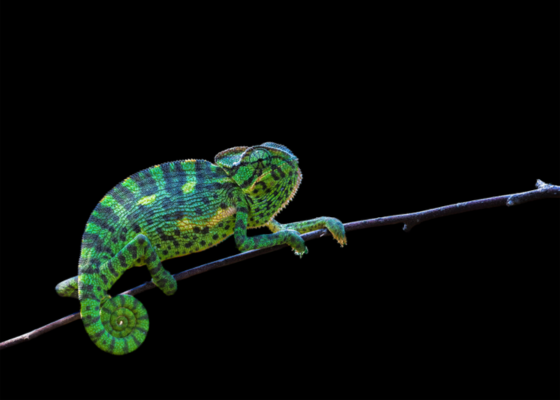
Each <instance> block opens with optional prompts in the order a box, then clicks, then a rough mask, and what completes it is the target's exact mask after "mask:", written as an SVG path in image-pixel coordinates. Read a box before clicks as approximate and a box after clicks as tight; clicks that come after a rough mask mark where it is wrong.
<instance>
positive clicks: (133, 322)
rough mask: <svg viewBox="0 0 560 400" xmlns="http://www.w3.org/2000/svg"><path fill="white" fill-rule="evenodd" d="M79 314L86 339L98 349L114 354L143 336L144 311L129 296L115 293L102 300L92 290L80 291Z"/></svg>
mask: <svg viewBox="0 0 560 400" xmlns="http://www.w3.org/2000/svg"><path fill="white" fill-rule="evenodd" d="M80 297H81V300H80V303H81V316H82V321H83V322H84V326H85V328H86V332H87V333H88V335H89V337H90V339H91V340H92V341H93V342H94V343H95V344H96V345H97V347H99V348H100V349H101V350H103V351H106V352H107V353H111V354H115V355H123V354H128V353H131V352H133V351H134V350H136V349H137V348H138V347H140V345H141V344H142V342H144V340H145V339H146V334H147V333H148V329H149V319H148V312H147V311H146V309H145V308H144V306H143V305H142V303H140V301H138V300H137V299H135V298H134V297H132V296H128V295H119V296H116V297H113V298H111V299H108V300H106V301H104V302H103V306H102V307H101V311H100V310H99V307H100V305H101V301H100V300H99V298H98V297H97V296H96V295H95V294H89V295H87V294H86V295H82V296H80Z"/></svg>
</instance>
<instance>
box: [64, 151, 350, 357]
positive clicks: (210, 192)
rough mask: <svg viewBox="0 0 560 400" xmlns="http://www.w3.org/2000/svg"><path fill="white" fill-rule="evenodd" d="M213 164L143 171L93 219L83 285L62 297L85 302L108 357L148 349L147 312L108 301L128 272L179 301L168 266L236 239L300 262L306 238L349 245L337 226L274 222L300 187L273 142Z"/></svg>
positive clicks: (85, 315)
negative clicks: (288, 252) (141, 270)
mask: <svg viewBox="0 0 560 400" xmlns="http://www.w3.org/2000/svg"><path fill="white" fill-rule="evenodd" d="M215 162H216V165H215V164H212V163H210V162H208V161H205V160H184V161H174V162H168V163H165V164H161V165H156V166H154V167H151V168H148V169H145V170H143V171H140V172H138V173H136V174H134V175H132V176H131V177H129V178H127V179H125V180H124V181H122V182H121V183H119V184H118V185H117V186H115V187H114V188H113V189H111V190H110V191H109V193H107V194H106V195H105V197H103V199H101V201H100V202H99V204H98V205H97V206H96V207H95V209H94V210H93V213H92V214H91V216H90V218H89V220H88V222H87V225H86V230H85V233H84V235H83V238H82V249H81V254H80V261H79V265H78V276H76V277H73V278H70V279H67V280H65V281H63V282H61V283H59V284H58V285H57V287H56V291H57V292H58V294H59V295H60V296H63V297H74V298H78V299H79V300H80V303H81V316H82V320H83V323H84V326H85V328H86V332H87V333H88V335H89V337H90V339H91V340H92V341H93V342H94V343H95V344H96V345H97V346H98V347H99V348H100V349H102V350H103V351H106V352H108V353H111V354H117V355H121V354H127V353H130V352H132V351H134V350H136V349H137V348H138V347H139V346H140V345H141V344H142V342H143V341H144V340H145V339H146V334H147V332H148V327H149V322H148V314H147V312H146V309H145V308H144V306H143V305H142V303H140V302H139V301H138V300H137V299H135V298H134V297H132V296H117V297H115V298H111V296H109V294H108V291H109V289H111V287H112V286H113V284H114V283H115V282H116V281H117V280H118V279H119V278H120V277H121V275H122V274H123V273H124V272H125V271H126V270H127V269H130V268H132V267H135V266H136V267H139V266H143V265H146V266H147V267H148V271H149V272H150V274H151V275H152V281H153V282H154V283H155V284H156V286H157V287H158V288H160V289H161V290H162V291H163V292H164V293H165V294H166V295H172V294H173V293H175V291H176V290H177V282H176V281H175V279H174V278H173V276H171V274H170V273H169V272H168V271H166V270H165V269H164V268H163V266H162V264H161V262H162V261H165V260H167V259H170V258H174V257H181V256H185V255H187V254H191V253H196V252H199V251H203V250H206V249H207V248H209V247H212V246H215V245H217V244H218V243H220V242H222V241H223V240H225V239H226V238H228V237H229V236H231V235H233V236H234V238H235V243H236V245H237V248H238V249H239V250H240V251H242V252H244V251H248V250H254V249H262V248H266V247H271V246H276V245H280V244H288V245H289V246H290V247H292V249H293V250H294V251H295V253H296V254H297V255H299V256H300V257H301V256H302V255H303V254H305V253H307V247H306V246H305V244H304V241H303V239H301V237H300V236H299V235H300V234H301V233H305V232H310V231H313V230H316V229H321V228H325V227H326V228H327V229H328V230H329V231H330V232H331V233H332V234H333V236H334V238H335V239H336V240H337V241H338V243H340V245H341V246H343V245H344V244H346V236H345V232H344V226H343V225H342V223H341V222H340V221H339V220H337V219H335V218H330V217H320V218H316V219H312V220H309V221H301V222H294V223H291V224H285V225H282V224H280V223H278V222H277V221H275V220H274V217H275V216H276V215H277V214H278V213H279V212H280V210H282V209H283V208H284V207H285V206H286V205H287V204H288V203H289V201H290V200H291V199H292V198H293V197H294V195H295V193H296V191H297V189H298V187H299V184H300V182H301V178H302V175H301V171H300V169H299V167H298V160H297V158H296V157H295V156H294V155H293V153H292V152H291V151H290V150H288V149H287V148H286V147H284V146H282V145H279V144H276V143H272V142H267V143H264V144H262V145H260V146H253V147H234V148H231V149H228V150H225V151H222V152H221V153H219V154H218V155H216V158H215ZM262 226H266V227H268V228H269V229H270V231H272V232H273V233H271V234H264V235H259V236H253V237H247V229H251V228H258V227H262Z"/></svg>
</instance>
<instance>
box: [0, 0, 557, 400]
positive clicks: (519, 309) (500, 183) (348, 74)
mask: <svg viewBox="0 0 560 400" xmlns="http://www.w3.org/2000/svg"><path fill="white" fill-rule="evenodd" d="M26 4H27V3H26ZM493 4H495V5H493V6H490V7H489V6H488V5H487V4H484V5H483V4H482V3H480V4H479V5H466V4H464V5H459V4H455V3H453V5H452V6H450V5H447V6H445V7H442V6H441V5H430V6H427V5H425V4H421V3H415V4H406V3H398V4H397V3H395V4H394V5H393V6H392V8H381V7H377V8H371V9H359V8H354V9H352V8H345V9H338V8H330V9H329V8H327V7H324V6H322V5H321V6H320V8H316V9H312V10H302V9H296V8H294V9H289V8H283V9H282V8H281V7H280V6H277V7H278V8H277V9H270V10H269V9H262V10H256V9H254V7H251V8H249V9H246V10H242V9H238V10H227V9H225V8H224V7H223V6H222V5H220V6H218V5H215V6H214V7H215V8H214V9H208V10H205V11H201V10H194V9H191V10H187V9H174V8H173V7H168V8H165V9H164V8H158V9H151V8H141V7H140V6H137V5H134V6H131V7H130V9H118V10H117V9H110V8H107V9H104V8H95V7H93V5H92V6H79V7H76V8H72V7H70V8H69V7H68V6H64V7H61V8H59V9H53V8H48V9H47V8H45V9H43V8H37V5H36V4H34V5H33V6H31V5H27V6H26V7H28V8H27V9H25V10H6V9H5V8H4V12H3V19H4V22H3V23H4V32H3V33H2V49H3V50H2V144H1V147H2V171H1V173H2V176H1V182H2V186H1V206H2V208H1V210H2V214H1V234H2V237H1V243H2V250H1V257H2V260H1V261H2V265H1V268H0V274H1V275H0V277H1V279H0V280H1V290H0V294H1V313H0V315H1V319H0V321H1V330H0V336H1V338H0V340H1V341H4V340H7V339H10V338H12V337H15V336H18V335H21V334H24V333H26V332H29V331H31V330H33V329H36V328H38V327H40V326H43V325H45V324H47V323H50V322H52V321H54V320H56V319H59V318H62V317H64V316H66V315H68V314H71V313H74V312H76V311H78V310H79V303H78V302H77V301H76V300H73V299H65V298H60V297H58V295H57V294H56V292H55V290H54V287H55V285H56V284H57V283H58V282H60V281H62V280H64V279H66V278H69V277H71V276H74V275H76V273H77V263H78V258H79V251H80V243H81V235H82V233H83V230H84V227H85V223H86V221H87V219H88V217H89V215H90V213H91V211H92V210H93V208H94V207H95V205H96V204H97V202H98V201H99V200H100V199H101V198H102V197H103V195H104V194H105V193H106V192H107V191H109V190H110V189H111V188H112V187H113V186H114V185H116V184H117V183H119V182H120V181H121V180H123V179H124V178H126V177H127V176H129V175H131V174H133V173H135V172H137V171H139V170H141V169H144V168H147V167H150V166H152V165H155V164H159V163H163V162H166V161H173V160H179V159H189V158H198V159H207V160H211V161H212V160H213V157H214V155H215V154H217V153H218V152H220V151H222V150H224V149H227V148H230V147H234V146H241V145H249V146H250V145H255V144H261V143H263V142H266V141H273V142H277V143H281V144H284V145H286V146H287V147H288V148H290V149H291V150H292V151H293V152H294V153H295V154H296V155H297V156H298V157H299V159H300V167H301V169H302V172H303V177H304V178H303V182H302V186H301V187H300V190H299V191H298V194H297V196H296V197H295V199H294V200H293V201H292V202H291V203H290V205H289V206H288V207H287V208H286V209H285V210H284V211H282V213H281V214H280V215H279V217H278V218H277V219H278V220H279V221H280V222H281V223H287V222H293V221H300V220H305V219H310V218H315V217H318V216H323V215H325V216H332V217H336V218H339V219H340V220H341V221H343V222H352V221H358V220H364V219H370V218H376V217H381V216H390V215H397V214H404V213H410V212H416V211H421V210H426V209H430V208H434V207H439V206H443V205H448V204H454V203H458V202H465V201H468V200H474V199H480V198H486V197H492V196H499V195H504V194H511V193H517V192H523V191H528V190H532V189H534V185H535V182H536V180H537V179H541V180H543V181H544V182H547V183H552V184H560V176H559V172H560V166H559V162H558V160H559V157H558V153H559V149H560V143H559V141H560V140H559V126H558V121H559V119H558V108H559V101H558V99H559V91H558V89H559V79H558V71H559V68H560V65H559V61H558V53H559V43H558V36H559V31H558V9H557V7H556V6H555V5H554V4H553V2H548V3H547V4H549V5H550V6H552V7H553V8H552V9H545V8H529V7H535V6H534V5H533V4H531V5H529V4H528V3H524V4H523V7H519V6H517V5H515V4H514V3H501V4H502V5H500V6H498V5H497V3H493ZM539 4H540V5H541V6H542V5H543V4H544V2H542V3H539ZM88 7H91V8H88ZM107 7H108V6H107ZM317 7H319V6H317ZM559 210H560V209H559V203H558V200H557V199H545V200H541V201H536V202H531V203H527V204H524V205H520V206H516V207H501V208H494V209H489V210H480V211H475V212H470V213H465V214H461V215H456V216H451V217H446V218H441V219H436V220H432V221H428V222H425V223H422V224H420V225H418V226H416V227H415V228H414V229H413V230H412V231H411V232H410V233H404V232H403V231H402V225H394V226H387V227H382V228H376V229H368V230H361V231H356V232H350V233H349V234H348V246H347V247H345V248H343V249H341V248H340V247H339V246H338V245H337V244H336V242H334V241H333V240H332V239H330V238H323V239H320V240H314V241H311V242H308V248H309V254H307V255H305V256H304V257H303V258H302V259H299V258H298V257H295V256H294V255H293V254H292V253H291V252H290V251H289V250H287V249H284V250H281V251H279V252H276V253H272V254H268V255H264V256H262V257H258V258H255V259H251V260H248V261H245V262H243V263H239V264H235V265H233V266H228V267H225V268H222V269H218V270H216V271H211V272H209V273H205V274H202V275H199V276H197V277H194V278H191V279H188V280H185V281H181V282H180V283H179V286H178V291H177V293H176V294H175V295H174V296H171V297H167V296H165V295H163V293H161V292H160V291H158V290H152V291H149V292H146V293H143V294H141V295H139V296H138V298H139V300H140V301H142V303H143V304H144V305H145V307H146V308H147V310H148V313H149V315H150V331H149V334H148V338H147V339H146V342H145V343H144V344H143V345H142V346H141V347H140V349H139V350H137V351H136V352H134V353H132V354H129V355H126V356H123V357H116V356H112V355H109V354H106V353H104V352H102V351H101V350H99V349H98V348H97V347H96V346H95V345H94V344H93V343H92V342H91V341H90V340H89V338H88V336H87V334H86V333H85V330H84V328H83V325H82V324H81V322H74V323H72V324H69V325H66V326H64V327H62V328H59V329H56V330H54V331H51V332H49V333H47V334H45V335H43V336H40V337H39V338H36V339H34V340H32V341H30V342H28V343H24V344H20V345H17V346H14V347H11V348H9V349H6V350H3V351H2V352H1V353H0V361H1V374H0V380H1V382H0V387H1V389H0V394H1V395H2V397H3V398H117V397H118V398H140V397H143V398H171V397H184V398H201V397H202V398H210V397H237V398H240V397H253V398H255V397H362V398H374V397H391V398H396V397H401V398H402V397H414V398H445V397H453V398H490V397H492V398H546V397H548V398H551V397H557V396H558V376H559V372H560V371H559V353H560V351H559V316H560V313H559V282H560V281H559V277H560V276H559V261H560V256H559V253H560V252H559V244H560V227H559V221H560V215H559ZM255 233H257V232H256V231H255ZM258 233H265V231H264V230H262V231H260V232H258ZM237 253H238V251H237V249H236V248H235V244H234V241H233V240H232V239H230V240H228V241H226V242H224V243H222V244H220V245H219V246H218V247H215V248H212V249H210V250H208V251H205V252H202V253H198V254H194V255H190V256H188V257H182V258H177V259H173V260H169V261H166V262H165V263H164V266H165V267H166V268H167V269H168V270H169V271H171V272H172V273H177V272H180V271H182V270H185V269H189V268H192V267H194V266H197V265H201V264H204V263H207V262H211V261H213V260H217V259H220V258H223V257H227V256H230V255H233V254H237ZM148 279H149V273H148V272H147V270H146V269H145V268H136V269H133V270H131V271H128V272H127V273H126V274H125V275H124V276H123V277H122V278H121V279H120V280H119V281H118V282H117V284H116V285H115V286H114V288H113V289H112V291H111V293H112V294H113V295H116V294H118V293H120V292H122V291H124V290H127V289H129V288H132V287H134V286H137V285H139V284H141V283H143V282H145V281H146V280H148Z"/></svg>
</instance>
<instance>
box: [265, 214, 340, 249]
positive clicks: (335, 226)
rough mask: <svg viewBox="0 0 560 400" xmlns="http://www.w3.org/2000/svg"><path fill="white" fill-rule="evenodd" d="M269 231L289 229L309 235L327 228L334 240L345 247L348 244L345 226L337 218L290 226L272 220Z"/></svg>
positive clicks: (302, 222) (319, 219) (318, 219)
mask: <svg viewBox="0 0 560 400" xmlns="http://www.w3.org/2000/svg"><path fill="white" fill-rule="evenodd" d="M267 226H268V229H270V230H271V231H272V232H280V231H283V230H287V229H293V230H295V231H298V232H299V233H307V232H312V231H316V230H318V229H323V228H327V229H328V230H329V232H330V233H331V234H332V235H333V237H334V239H335V240H336V241H337V242H338V243H339V244H340V247H343V246H344V245H345V244H347V241H346V233H345V231H344V225H342V222H340V221H339V220H338V219H336V218H331V217H319V218H315V219H310V220H307V221H300V222H292V223H290V224H281V223H279V222H278V221H276V220H274V219H271V220H270V222H269V223H268V225H267Z"/></svg>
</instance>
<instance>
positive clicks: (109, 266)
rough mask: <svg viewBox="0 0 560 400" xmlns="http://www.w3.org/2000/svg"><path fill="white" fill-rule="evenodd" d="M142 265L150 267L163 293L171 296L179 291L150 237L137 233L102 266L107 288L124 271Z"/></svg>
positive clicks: (153, 278) (101, 271)
mask: <svg viewBox="0 0 560 400" xmlns="http://www.w3.org/2000/svg"><path fill="white" fill-rule="evenodd" d="M142 265H146V266H147V267H148V271H149V272H150V274H151V275H152V281H153V282H154V283H155V285H156V286H157V287H158V288H160V289H161V290H162V291H163V293H165V294H166V295H168V296H170V295H172V294H173V293H175V292H176V291H177V281H176V280H175V278H173V276H172V275H171V274H170V273H169V272H168V271H167V270H166V269H165V268H163V265H162V264H161V260H160V258H159V256H158V255H157V253H156V250H155V248H154V246H153V245H152V243H151V242H150V239H148V237H147V236H146V235H143V234H139V235H137V236H136V237H135V238H134V239H132V240H131V241H130V242H129V243H128V244H127V245H126V246H125V247H124V248H123V249H122V250H121V251H119V252H118V253H117V254H116V255H115V257H113V258H112V259H111V260H109V261H107V262H106V263H105V264H103V265H102V266H101V268H100V274H101V276H102V277H103V276H104V277H105V278H106V279H104V281H105V280H106V283H105V284H106V290H109V289H110V288H111V287H112V286H113V284H114V283H115V282H116V281H117V280H118V279H119V278H120V276H121V275H122V274H123V273H124V271H126V270H127V269H130V268H132V267H134V266H137V267H140V266H142Z"/></svg>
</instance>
